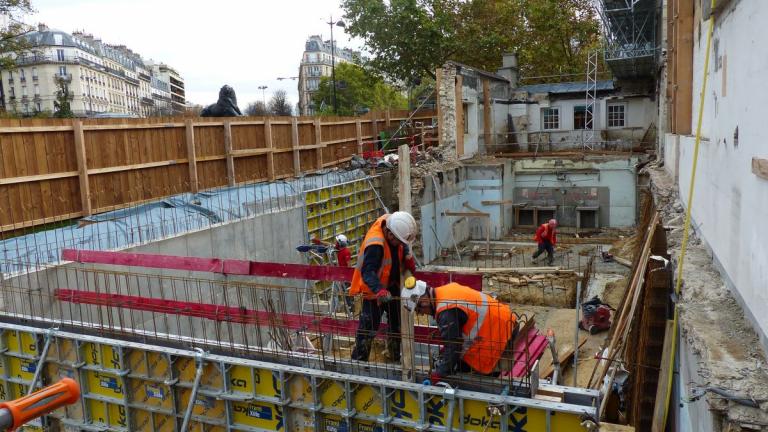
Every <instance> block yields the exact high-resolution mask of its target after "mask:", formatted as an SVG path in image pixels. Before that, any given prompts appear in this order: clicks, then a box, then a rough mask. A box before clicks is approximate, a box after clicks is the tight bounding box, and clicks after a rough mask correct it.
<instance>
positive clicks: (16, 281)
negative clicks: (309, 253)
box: [3, 206, 306, 343]
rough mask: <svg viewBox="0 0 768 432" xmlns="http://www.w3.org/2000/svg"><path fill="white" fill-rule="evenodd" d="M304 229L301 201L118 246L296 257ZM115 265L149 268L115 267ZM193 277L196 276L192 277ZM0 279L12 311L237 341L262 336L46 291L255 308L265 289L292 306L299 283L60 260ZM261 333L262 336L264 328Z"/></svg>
mask: <svg viewBox="0 0 768 432" xmlns="http://www.w3.org/2000/svg"><path fill="white" fill-rule="evenodd" d="M305 236H306V228H305V217H304V207H303V206H297V207H294V208H292V209H289V210H284V211H280V212H274V213H267V214H262V215H258V216H253V217H249V218H244V219H241V220H238V221H236V222H231V223H226V224H221V225H217V226H213V227H211V228H208V229H203V230H199V231H194V232H190V233H187V234H183V235H179V236H175V237H170V238H167V239H164V240H160V241H157V242H153V243H150V244H146V245H142V246H138V247H133V248H128V249H125V251H130V252H144V253H157V254H167V255H178V256H192V257H218V258H231V259H246V260H258V261H277V262H289V263H290V262H293V263H299V262H301V256H300V254H299V253H298V252H297V251H296V250H295V247H296V246H297V245H299V244H301V243H304V242H305ZM79 269H86V271H82V270H79ZM99 270H108V273H99V272H98V271H99ZM121 271H125V272H131V273H141V274H145V275H148V276H146V277H141V276H131V275H123V274H120V273H116V274H115V273H114V272H121ZM173 278H191V279H187V280H180V279H173ZM195 278H199V279H201V281H200V282H198V281H197V280H195ZM202 279H204V280H202ZM208 281H212V282H208ZM225 282H229V283H235V284H236V283H238V282H243V283H246V284H247V283H261V284H278V285H282V286H289V287H295V288H286V289H281V290H277V289H271V290H265V289H263V288H259V287H247V286H243V285H232V286H226V285H224V283H225ZM3 285H4V291H3V294H4V298H3V302H4V310H5V311H7V312H11V313H23V314H30V313H31V314H33V315H36V316H40V317H45V318H51V319H57V320H63V321H65V322H66V321H69V320H73V321H85V322H92V323H103V324H104V325H106V324H109V325H112V326H125V327H133V328H136V329H140V330H141V329H143V330H146V331H150V332H155V331H156V332H168V333H172V334H178V335H184V336H195V337H206V338H213V339H217V340H221V341H222V342H223V343H226V342H227V341H231V342H236V343H242V342H244V338H246V337H249V338H250V339H249V341H250V343H257V342H264V341H265V339H262V340H261V341H259V339H260V338H259V336H258V335H251V336H247V334H248V332H251V333H252V332H253V327H254V326H248V328H249V330H248V331H247V332H246V331H245V329H244V326H241V325H237V324H233V325H232V326H233V327H235V330H234V331H233V332H232V333H231V334H229V333H228V334H225V335H222V334H220V331H221V330H220V329H217V328H216V326H214V324H213V322H212V321H208V320H201V319H193V318H187V317H182V318H181V319H178V320H177V319H176V316H174V315H168V316H166V315H164V314H158V313H147V312H139V311H130V310H127V309H121V308H104V307H96V306H83V305H76V304H71V303H66V302H59V301H57V300H54V299H53V298H52V297H51V295H52V294H53V290H55V289H57V288H70V289H78V290H86V291H91V292H94V291H100V292H111V293H119V294H124V295H131V296H146V297H154V298H163V299H167V300H179V301H191V302H195V303H213V304H220V305H229V306H239V307H244V308H247V309H260V310H263V309H264V307H263V303H262V301H263V299H266V298H269V297H270V296H271V297H272V298H273V299H274V300H275V301H276V302H278V304H279V305H282V306H283V307H284V309H282V307H281V309H282V310H284V311H286V312H297V311H298V310H299V302H300V299H301V292H302V290H301V289H299V288H300V287H303V282H300V281H293V280H288V279H272V278H253V277H244V276H226V275H221V274H213V273H200V272H187V271H176V270H162V269H149V268H138V267H121V266H102V265H80V264H65V265H59V266H56V267H53V268H49V269H47V270H41V271H38V272H34V273H29V274H26V275H22V276H18V277H15V278H13V279H8V280H5V281H3ZM278 294H279V295H278ZM262 336H263V337H266V334H264V335H262Z"/></svg>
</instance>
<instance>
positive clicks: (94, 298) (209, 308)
mask: <svg viewBox="0 0 768 432" xmlns="http://www.w3.org/2000/svg"><path fill="white" fill-rule="evenodd" d="M54 295H55V296H56V298H57V299H58V300H59V301H64V302H70V303H77V304H88V305H96V306H107V307H115V308H122V309H131V310H138V311H143V312H156V313H165V314H171V315H182V316H189V317H195V318H204V319H209V320H214V321H223V322H233V323H238V324H253V325H259V326H262V325H264V326H266V325H270V323H272V322H275V323H276V325H278V326H281V327H283V328H286V329H290V330H306V331H310V332H315V333H330V334H333V335H335V336H354V335H355V333H356V332H357V325H358V322H357V321H356V320H340V319H335V318H329V317H320V316H314V315H301V314H290V313H280V314H273V313H271V312H267V311H260V310H253V309H245V308H239V307H231V306H222V305H217V304H208V303H195V302H185V301H178V300H164V299H158V298H152V297H142V296H131V295H123V294H110V293H100V292H93V291H82V290H73V289H63V288H62V289H57V290H55V291H54ZM386 328H387V327H386V325H382V326H381V328H380V329H379V332H378V334H377V337H384V336H385V334H386ZM436 330H437V329H435V328H433V327H425V326H415V327H414V338H415V340H416V342H419V343H433V344H435V343H440V340H439V339H438V338H436V337H435V336H434V335H433V333H434V332H435V331H436Z"/></svg>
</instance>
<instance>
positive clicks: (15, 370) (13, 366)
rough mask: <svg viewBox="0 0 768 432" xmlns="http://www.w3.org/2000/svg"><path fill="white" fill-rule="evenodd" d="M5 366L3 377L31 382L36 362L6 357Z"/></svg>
mask: <svg viewBox="0 0 768 432" xmlns="http://www.w3.org/2000/svg"><path fill="white" fill-rule="evenodd" d="M6 364H7V367H6V369H5V371H6V375H5V376H6V377H8V378H16V379H20V380H24V381H32V378H34V377H35V369H36V368H37V360H30V359H25V358H19V357H11V356H8V357H6Z"/></svg>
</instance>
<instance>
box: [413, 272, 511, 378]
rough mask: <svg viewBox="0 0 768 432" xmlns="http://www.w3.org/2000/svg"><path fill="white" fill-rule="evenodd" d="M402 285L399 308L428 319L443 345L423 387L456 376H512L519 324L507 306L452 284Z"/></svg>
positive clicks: (462, 286)
mask: <svg viewBox="0 0 768 432" xmlns="http://www.w3.org/2000/svg"><path fill="white" fill-rule="evenodd" d="M404 285H405V287H404V288H403V290H402V293H401V295H402V302H403V307H405V308H406V309H408V310H409V311H413V312H416V313H417V314H420V315H429V316H431V317H432V318H433V319H434V320H435V321H436V322H437V327H438V330H439V332H440V339H441V340H442V341H444V343H445V345H443V347H442V348H441V349H440V352H439V355H438V356H437V359H436V361H435V364H434V367H433V369H432V372H431V373H430V377H429V379H428V380H427V381H425V382H424V384H431V385H436V384H437V383H439V382H441V381H443V380H444V379H445V378H446V377H448V376H451V375H455V374H456V373H469V372H474V373H478V374H482V375H490V376H498V375H499V373H501V372H505V371H511V370H512V365H513V358H514V357H513V351H512V347H513V344H514V340H515V338H516V337H517V333H518V322H517V316H516V315H515V314H514V313H513V312H512V310H511V309H510V308H509V305H507V304H505V303H502V302H500V301H498V300H496V299H495V298H493V297H491V296H489V295H487V294H484V293H482V292H480V291H477V290H475V289H472V288H470V287H468V286H464V285H460V284H458V283H455V282H454V283H449V284H447V285H442V286H439V287H435V288H433V287H430V286H428V285H427V283H426V282H424V281H420V280H419V281H417V280H416V279H415V278H409V280H407V281H406V282H405V284H404Z"/></svg>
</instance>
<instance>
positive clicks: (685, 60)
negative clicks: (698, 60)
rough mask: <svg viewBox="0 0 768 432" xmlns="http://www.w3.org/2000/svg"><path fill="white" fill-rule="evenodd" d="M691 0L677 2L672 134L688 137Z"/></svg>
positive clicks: (691, 78)
mask: <svg viewBox="0 0 768 432" xmlns="http://www.w3.org/2000/svg"><path fill="white" fill-rule="evenodd" d="M693 8H694V3H693V0H677V14H676V23H677V31H676V32H675V40H674V44H675V57H676V69H677V70H676V72H677V73H676V76H675V84H674V87H673V91H674V92H675V106H674V111H675V112H674V119H673V120H674V123H673V125H672V126H673V130H672V133H674V134H678V135H690V134H691V130H692V121H693V45H694V34H693V31H694V16H693Z"/></svg>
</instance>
